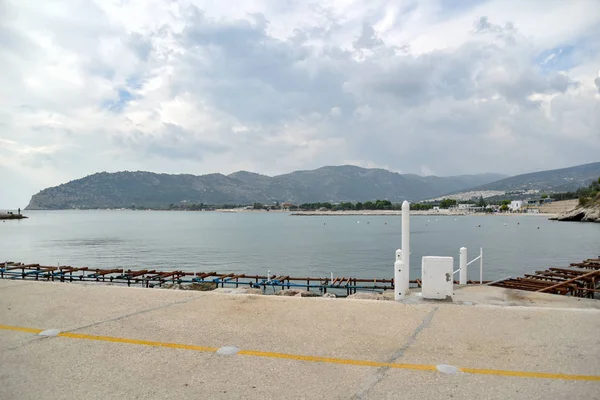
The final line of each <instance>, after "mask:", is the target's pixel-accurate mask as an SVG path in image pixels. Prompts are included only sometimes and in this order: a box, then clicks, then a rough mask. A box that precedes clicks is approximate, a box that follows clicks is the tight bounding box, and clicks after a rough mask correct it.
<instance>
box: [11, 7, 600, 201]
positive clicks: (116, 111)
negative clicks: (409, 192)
mask: <svg viewBox="0 0 600 400" xmlns="http://www.w3.org/2000/svg"><path fill="white" fill-rule="evenodd" d="M0 88H1V90H0V207H1V208H16V207H24V206H26V205H27V203H28V201H29V198H30V197H31V196H32V195H33V194H35V193H37V192H38V191H40V190H42V189H44V188H46V187H50V186H55V185H58V184H61V183H65V182H68V181H70V180H73V179H78V178H81V177H83V176H86V175H89V174H93V173H95V172H100V171H109V172H115V171H122V170H130V171H131V170H148V171H153V172H164V173H192V174H205V173H212V172H221V173H225V174H228V173H231V172H234V171H238V170H250V171H254V172H259V173H263V174H267V175H275V174H280V173H286V172H291V171H293V170H298V169H313V168H318V167H320V166H324V165H342V164H353V165H358V166H363V167H377V168H385V169H389V170H392V171H396V172H400V173H417V174H420V175H439V176H448V175H458V174H472V173H482V172H498V173H504V174H508V175H514V174H518V173H525V172H531V171H538V170H545V169H554V168H561V167H567V166H572V165H578V164H584V163H588V162H595V161H599V160H600V1H595V0H580V1H578V0H569V1H564V0H556V1H555V0H543V1H542V0H531V1H527V0H525V1H524V0H489V1H484V0H447V1H441V0H427V1H425V0H424V1H417V0H391V1H387V0H373V1H355V0H320V1H319V2H311V1H310V0H308V1H296V0H245V1H233V0H232V1H216V0H206V1H203V0H197V1H196V0H98V1H93V0H60V1H59V0H48V1H43V2H40V1H38V0H0Z"/></svg>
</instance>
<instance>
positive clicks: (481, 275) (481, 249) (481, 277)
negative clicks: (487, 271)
mask: <svg viewBox="0 0 600 400" xmlns="http://www.w3.org/2000/svg"><path fill="white" fill-rule="evenodd" d="M479 284H480V285H481V284H483V247H480V248H479Z"/></svg>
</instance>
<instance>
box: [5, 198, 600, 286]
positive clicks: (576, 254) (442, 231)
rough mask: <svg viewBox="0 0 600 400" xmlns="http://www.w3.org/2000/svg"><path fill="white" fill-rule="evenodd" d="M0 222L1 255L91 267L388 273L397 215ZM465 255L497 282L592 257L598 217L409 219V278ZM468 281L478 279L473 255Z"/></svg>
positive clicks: (128, 216) (50, 216)
mask: <svg viewBox="0 0 600 400" xmlns="http://www.w3.org/2000/svg"><path fill="white" fill-rule="evenodd" d="M26 215H27V216H28V217H29V219H24V220H9V221H4V222H1V223H0V262H3V261H20V262H24V263H36V264H42V265H49V266H53V265H58V264H60V265H69V266H76V267H84V266H86V267H90V268H108V267H111V268H117V267H119V268H121V267H126V268H140V269H141V268H144V269H157V270H174V269H177V270H187V271H196V272H212V271H216V272H220V273H247V274H253V275H254V274H267V272H268V271H270V273H271V274H277V275H291V276H297V277H303V276H311V277H326V276H330V274H333V275H334V276H340V277H341V276H346V277H348V276H352V277H361V278H392V277H393V264H394V261H395V251H396V249H398V248H400V247H401V237H402V236H401V235H402V229H401V217H400V216H389V215H388V216H291V215H289V214H287V213H281V212H277V213H272V212H210V211H205V212H184V211H129V210H127V211H125V210H124V211H116V210H115V211H111V210H98V211H78V210H73V211H27V212H26ZM463 246H464V247H466V248H467V252H468V259H469V260H472V259H473V258H475V257H477V256H478V255H479V254H480V249H483V279H484V280H496V279H501V278H505V277H507V276H513V277H514V276H518V275H522V274H524V273H530V272H534V271H535V270H540V269H545V268H547V267H566V266H568V265H569V264H570V263H572V262H580V261H582V260H584V259H586V258H595V257H598V256H600V224H595V223H577V222H557V221H549V220H548V218H547V217H545V216H531V215H522V216H498V215H494V216H481V215H477V216H475V215H473V216H422V215H420V216H411V271H410V275H411V276H410V277H411V279H416V278H419V277H420V271H421V257H423V256H451V257H454V259H455V265H456V267H458V255H459V249H460V248H461V247H463ZM468 271H469V272H468V278H469V279H473V280H479V279H480V270H479V261H476V262H474V263H473V264H471V265H470V267H469V269H468Z"/></svg>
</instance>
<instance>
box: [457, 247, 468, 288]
mask: <svg viewBox="0 0 600 400" xmlns="http://www.w3.org/2000/svg"><path fill="white" fill-rule="evenodd" d="M458 263H459V268H460V270H459V272H458V283H459V284H461V285H466V284H467V248H466V247H461V248H460V257H459V261H458Z"/></svg>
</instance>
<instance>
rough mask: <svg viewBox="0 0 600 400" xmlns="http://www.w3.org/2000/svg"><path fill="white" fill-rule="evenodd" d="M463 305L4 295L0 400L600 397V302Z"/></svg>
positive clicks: (140, 293)
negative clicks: (599, 333)
mask: <svg viewBox="0 0 600 400" xmlns="http://www.w3.org/2000/svg"><path fill="white" fill-rule="evenodd" d="M455 299H458V301H456V302H455V303H445V302H425V301H420V302H417V301H416V300H415V298H414V297H413V298H412V300H411V301H412V302H411V301H408V300H407V301H405V302H394V301H369V300H349V299H343V300H342V299H325V298H296V297H291V298H289V297H280V296H259V295H227V294H220V293H212V292H191V291H175V290H146V289H141V288H126V287H115V286H106V285H94V284H67V283H52V282H33V281H9V280H4V281H0V360H2V361H1V362H0V398H2V399H7V400H9V399H40V398H51V399H58V398H60V399H84V398H85V399H107V398H120V399H134V398H161V399H163V398H174V399H182V398H211V399H214V398H217V399H219V398H244V399H275V398H286V399H300V398H336V399H337V398H343V399H349V398H357V399H369V398H373V399H399V398H418V399H439V398H451V397H452V398H457V399H507V398H510V399H544V398H550V397H552V398H561V397H565V398H567V397H568V398H590V399H592V398H596V397H597V396H598V393H599V392H600V337H599V336H598V332H600V304H599V303H600V302H598V301H595V300H591V299H577V298H569V297H564V296H554V295H549V294H540V293H530V292H521V291H514V290H509V289H503V288H493V287H467V288H464V289H457V293H456V296H455ZM471 304H472V305H471ZM51 329H56V330H57V331H49V330H51ZM40 333H44V335H40Z"/></svg>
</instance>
